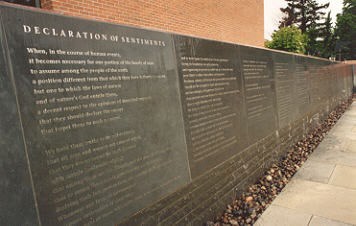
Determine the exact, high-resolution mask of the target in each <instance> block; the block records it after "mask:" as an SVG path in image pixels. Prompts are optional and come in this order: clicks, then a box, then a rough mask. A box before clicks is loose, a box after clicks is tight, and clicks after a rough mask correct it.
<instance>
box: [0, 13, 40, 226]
mask: <svg viewBox="0 0 356 226" xmlns="http://www.w3.org/2000/svg"><path fill="white" fill-rule="evenodd" d="M0 30H1V33H0V35H1V36H2V38H3V42H4V45H5V48H4V53H3V54H4V55H5V57H4V58H5V66H6V65H7V66H8V70H7V73H8V74H9V76H10V79H11V84H12V86H13V90H14V94H15V100H16V107H17V114H18V117H19V122H20V127H21V135H22V139H23V142H24V149H25V155H26V162H27V168H28V171H29V172H28V173H29V176H30V183H31V187H32V194H33V198H34V202H35V208H36V213H37V220H38V224H39V226H42V223H41V218H40V213H39V209H38V203H37V196H36V192H35V186H34V182H33V177H32V172H31V166H30V159H29V156H28V150H27V145H26V138H25V133H24V129H23V123H22V118H21V113H20V104H19V100H18V96H17V89H16V83H15V78H14V72H13V70H12V66H11V65H12V64H11V58H10V53H9V51H8V44H7V38H6V35H5V27H4V25H3V20H2V15H1V14H0Z"/></svg>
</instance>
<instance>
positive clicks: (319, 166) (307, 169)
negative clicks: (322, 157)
mask: <svg viewBox="0 0 356 226" xmlns="http://www.w3.org/2000/svg"><path fill="white" fill-rule="evenodd" d="M334 168H335V164H332V163H326V162H318V161H313V160H308V161H307V162H306V163H305V164H304V165H303V166H302V168H301V169H300V170H299V171H298V172H297V173H296V174H295V176H294V178H296V179H303V180H310V181H315V182H320V183H325V184H327V183H328V182H329V179H330V176H331V174H332V172H333V171H334Z"/></svg>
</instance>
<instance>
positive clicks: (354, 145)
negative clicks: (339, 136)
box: [346, 140, 356, 153]
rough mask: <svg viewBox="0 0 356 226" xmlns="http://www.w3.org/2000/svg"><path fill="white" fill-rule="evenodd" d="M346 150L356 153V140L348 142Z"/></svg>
mask: <svg viewBox="0 0 356 226" xmlns="http://www.w3.org/2000/svg"><path fill="white" fill-rule="evenodd" d="M346 151H347V152H355V153H356V140H350V141H348V142H347V146H346Z"/></svg>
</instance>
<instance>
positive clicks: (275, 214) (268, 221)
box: [254, 205, 312, 226]
mask: <svg viewBox="0 0 356 226" xmlns="http://www.w3.org/2000/svg"><path fill="white" fill-rule="evenodd" d="M311 217H312V215H310V214H305V213H303V212H298V211H296V210H292V209H288V208H284V207H280V206H276V205H271V206H269V207H268V209H267V210H266V211H265V212H264V213H263V215H262V217H260V218H259V219H258V221H257V222H256V223H255V224H254V226H277V225H278V226H306V225H308V223H309V221H310V219H311Z"/></svg>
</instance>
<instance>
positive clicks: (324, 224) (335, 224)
mask: <svg viewBox="0 0 356 226" xmlns="http://www.w3.org/2000/svg"><path fill="white" fill-rule="evenodd" d="M308 226H352V225H351V224H345V223H342V222H340V221H333V220H330V219H327V218H324V217H318V216H313V218H312V219H311V221H310V223H309V225H308Z"/></svg>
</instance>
